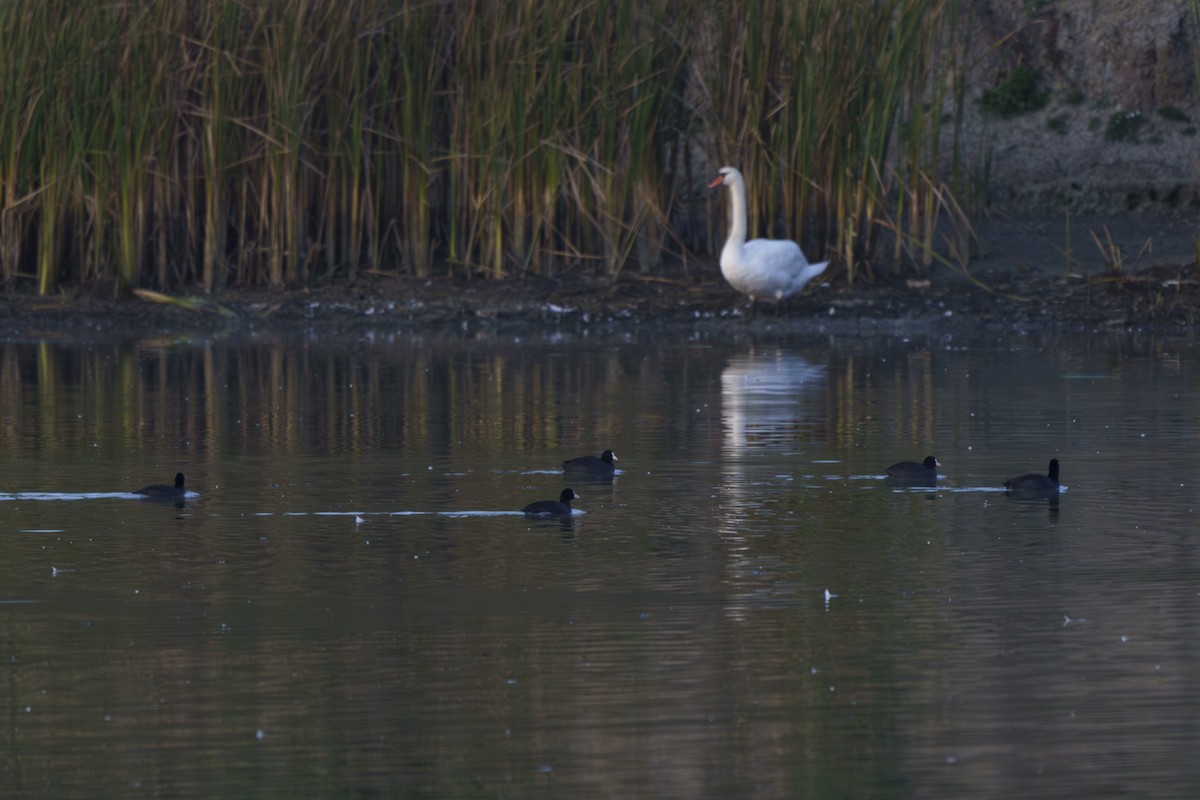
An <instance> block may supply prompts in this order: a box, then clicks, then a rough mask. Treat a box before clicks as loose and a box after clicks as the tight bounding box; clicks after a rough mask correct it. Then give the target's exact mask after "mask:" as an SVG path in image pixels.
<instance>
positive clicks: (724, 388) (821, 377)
mask: <svg viewBox="0 0 1200 800" xmlns="http://www.w3.org/2000/svg"><path fill="white" fill-rule="evenodd" d="M824 386H825V366H824V365H820V364H814V363H813V362H812V361H810V360H808V359H806V358H804V357H803V356H799V355H795V354H789V353H783V352H779V351H775V352H770V353H755V352H750V353H746V354H744V355H738V356H734V357H733V358H731V359H730V360H729V365H728V366H727V367H725V369H724V371H722V373H721V418H722V420H723V421H724V428H725V435H724V447H723V450H724V451H725V454H726V456H737V455H743V454H744V452H745V450H746V449H747V448H752V447H761V446H769V445H778V444H789V445H795V444H796V443H797V442H798V440H799V439H800V431H801V429H802V428H803V426H804V422H805V421H806V420H807V419H810V418H812V417H815V416H816V414H815V412H814V411H813V409H812V407H811V402H810V399H811V398H809V397H807V396H808V395H812V394H813V393H815V392H818V391H819V390H821V389H823V388H824Z"/></svg>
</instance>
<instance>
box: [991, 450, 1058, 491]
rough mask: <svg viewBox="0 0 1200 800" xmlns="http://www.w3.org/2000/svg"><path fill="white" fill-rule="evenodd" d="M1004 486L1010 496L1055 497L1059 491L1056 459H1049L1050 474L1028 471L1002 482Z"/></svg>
mask: <svg viewBox="0 0 1200 800" xmlns="http://www.w3.org/2000/svg"><path fill="white" fill-rule="evenodd" d="M1004 488H1005V489H1007V490H1008V493H1009V495H1011V496H1012V497H1025V498H1039V497H1056V496H1057V495H1058V491H1059V488H1060V487H1059V483H1058V459H1057V458H1052V459H1050V474H1049V475H1041V474H1039V473H1036V472H1030V473H1029V474H1027V475H1018V476H1017V477H1015V478H1010V479H1009V480H1006V481H1005V482H1004Z"/></svg>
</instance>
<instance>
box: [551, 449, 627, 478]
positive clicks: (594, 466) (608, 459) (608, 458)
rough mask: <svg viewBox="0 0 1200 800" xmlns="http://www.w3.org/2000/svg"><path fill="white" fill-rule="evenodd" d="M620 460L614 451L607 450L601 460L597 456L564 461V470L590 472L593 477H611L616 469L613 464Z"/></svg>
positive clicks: (602, 454) (601, 455)
mask: <svg viewBox="0 0 1200 800" xmlns="http://www.w3.org/2000/svg"><path fill="white" fill-rule="evenodd" d="M620 460H621V459H619V458H617V454H616V453H614V452H613V451H612V450H605V451H604V452H603V453H601V454H600V457H599V458H597V457H596V456H580V457H579V458H572V459H571V460H570V461H564V462H563V470H564V471H566V472H589V473H591V474H593V475H611V474H612V473H613V470H614V469H616V467H615V466H613V462H614V461H620Z"/></svg>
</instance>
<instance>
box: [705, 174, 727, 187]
mask: <svg viewBox="0 0 1200 800" xmlns="http://www.w3.org/2000/svg"><path fill="white" fill-rule="evenodd" d="M723 183H725V176H724V175H718V176H717V177H715V178H713V180H712V183H710V184H709V185H708V188H710V189H715V188H717V187H718V186H720V185H721V184H723Z"/></svg>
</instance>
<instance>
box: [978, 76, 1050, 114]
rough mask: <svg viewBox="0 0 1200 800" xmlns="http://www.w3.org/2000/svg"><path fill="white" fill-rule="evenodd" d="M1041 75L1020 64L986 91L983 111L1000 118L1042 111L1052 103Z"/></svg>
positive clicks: (983, 99)
mask: <svg viewBox="0 0 1200 800" xmlns="http://www.w3.org/2000/svg"><path fill="white" fill-rule="evenodd" d="M1041 81H1042V78H1041V73H1039V72H1038V71H1037V70H1035V69H1033V68H1032V67H1029V66H1026V65H1025V64H1020V65H1018V66H1016V67H1014V68H1013V69H1012V71H1011V72H1009V73H1008V75H1006V76H1004V77H1003V78H1002V79H1000V81H999V82H998V83H997V84H996V85H995V86H993V87H992V88H991V89H985V90H984V92H983V97H982V98H981V100H980V103H981V104H982V105H983V110H984V111H986V112H988V113H989V114H995V115H996V116H998V117H1015V116H1018V115H1020V114H1028V113H1030V112H1033V111H1040V110H1041V109H1043V108H1045V107H1046V104H1047V103H1048V102H1050V90H1049V89H1043V88H1042V86H1041Z"/></svg>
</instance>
